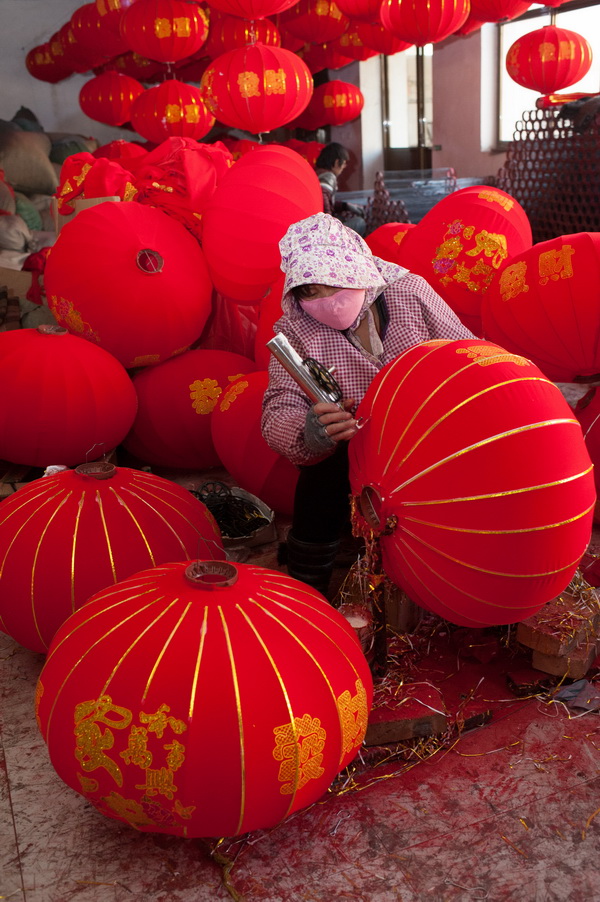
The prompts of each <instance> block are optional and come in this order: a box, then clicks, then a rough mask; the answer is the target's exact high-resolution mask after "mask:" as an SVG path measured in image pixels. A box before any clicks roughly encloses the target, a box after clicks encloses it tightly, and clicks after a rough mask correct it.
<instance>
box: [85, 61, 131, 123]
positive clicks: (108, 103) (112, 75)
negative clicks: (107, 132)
mask: <svg viewBox="0 0 600 902" xmlns="http://www.w3.org/2000/svg"><path fill="white" fill-rule="evenodd" d="M143 93H144V86H143V85H141V84H140V83H139V81H136V80H135V78H129V76H128V75H119V73H118V72H104V73H103V74H102V75H97V76H96V77H95V78H91V79H90V80H89V81H87V82H86V83H85V84H84V86H83V87H82V89H81V90H80V92H79V106H80V107H81V109H82V110H83V112H84V113H85V115H86V116H89V117H90V119H94V120H95V121H96V122H104V123H106V125H123V124H124V123H125V122H129V120H130V119H131V113H132V107H133V104H134V101H135V100H136V99H137V98H138V97H139V96H140V95H141V94H143Z"/></svg>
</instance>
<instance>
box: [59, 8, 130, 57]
mask: <svg viewBox="0 0 600 902" xmlns="http://www.w3.org/2000/svg"><path fill="white" fill-rule="evenodd" d="M71 27H72V29H73V35H74V37H75V40H76V42H77V44H78V46H79V47H80V48H81V50H82V51H83V52H84V53H86V54H87V55H88V56H89V58H90V59H92V60H93V59H111V58H112V57H113V56H117V55H118V54H119V53H125V52H126V51H127V50H128V49H129V48H128V46H127V42H126V41H125V40H124V39H123V38H122V37H121V35H120V34H118V33H115V32H114V31H111V29H110V28H107V27H106V24H105V22H104V19H103V18H102V17H101V15H100V13H99V12H98V9H97V7H96V4H95V3H85V4H84V5H83V6H80V7H79V9H76V10H75V12H74V13H73V15H72V16H71Z"/></svg>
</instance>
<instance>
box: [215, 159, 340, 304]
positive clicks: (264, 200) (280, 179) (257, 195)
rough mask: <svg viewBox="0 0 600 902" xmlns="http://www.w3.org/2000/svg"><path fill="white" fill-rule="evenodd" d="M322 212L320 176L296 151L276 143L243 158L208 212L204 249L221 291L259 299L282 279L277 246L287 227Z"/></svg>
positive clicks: (241, 299) (248, 299)
mask: <svg viewBox="0 0 600 902" xmlns="http://www.w3.org/2000/svg"><path fill="white" fill-rule="evenodd" d="M322 210H323V193H322V191H321V186H320V184H319V180H318V178H317V175H316V173H315V171H314V169H313V168H312V167H311V166H310V165H309V164H308V163H307V162H306V160H304V159H303V158H302V157H301V156H300V155H299V154H297V153H296V152H295V151H294V150H290V148H289V147H281V146H277V145H272V146H270V147H269V146H264V147H259V148H257V149H256V150H253V151H252V153H249V154H246V155H245V156H243V157H242V158H241V159H240V160H238V162H237V163H236V164H235V166H233V167H232V169H230V171H229V172H228V173H227V174H226V175H225V176H224V177H223V178H222V179H221V181H220V182H219V184H218V185H217V188H216V190H215V193H214V194H213V196H212V198H211V199H210V201H209V203H208V205H207V207H206V210H205V213H204V229H203V233H202V247H203V249H204V252H205V254H206V262H207V264H208V267H209V271H210V275H211V278H212V280H213V283H214V285H215V287H216V288H217V290H218V291H220V292H221V293H222V294H224V295H225V296H226V297H228V298H231V299H232V300H234V301H239V302H242V303H244V302H245V303H248V302H250V303H253V302H258V301H260V300H261V298H263V297H264V296H265V294H266V292H267V291H268V290H269V288H270V286H271V285H272V284H273V283H274V282H275V281H276V279H278V277H279V276H280V275H281V269H280V264H281V255H280V253H279V242H280V240H281V239H282V238H283V236H284V235H285V233H286V231H287V229H288V228H289V226H291V225H292V223H294V222H298V221H299V220H301V219H305V218H306V217H307V216H311V215H312V214H313V213H319V212H321V211H322ZM234 249H235V252H233V251H234Z"/></svg>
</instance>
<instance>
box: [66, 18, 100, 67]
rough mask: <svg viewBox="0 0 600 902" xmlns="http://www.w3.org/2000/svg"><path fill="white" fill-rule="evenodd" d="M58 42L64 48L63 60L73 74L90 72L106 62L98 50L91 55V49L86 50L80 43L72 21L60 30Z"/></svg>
mask: <svg viewBox="0 0 600 902" xmlns="http://www.w3.org/2000/svg"><path fill="white" fill-rule="evenodd" d="M58 40H59V41H60V42H61V44H62V47H63V58H64V60H65V62H66V64H67V65H68V66H69V67H70V68H71V71H72V72H88V71H89V70H90V69H93V68H94V66H99V65H101V64H102V63H104V62H106V57H104V56H103V55H102V53H101V51H99V50H98V49H97V48H94V50H93V52H92V53H90V51H89V48H88V49H86V48H84V47H83V46H82V45H81V44H80V43H79V41H78V40H77V38H76V36H75V32H74V29H73V25H72V23H71V21H70V20H69V21H68V22H65V24H64V25H63V26H62V27H61V28H59V30H58Z"/></svg>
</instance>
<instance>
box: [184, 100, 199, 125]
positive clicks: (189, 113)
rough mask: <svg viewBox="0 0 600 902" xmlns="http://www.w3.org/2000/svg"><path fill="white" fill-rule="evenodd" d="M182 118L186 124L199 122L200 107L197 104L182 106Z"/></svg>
mask: <svg viewBox="0 0 600 902" xmlns="http://www.w3.org/2000/svg"><path fill="white" fill-rule="evenodd" d="M183 108H184V110H185V113H184V116H183V118H184V119H185V121H186V122H200V107H199V106H198V104H197V103H186V104H184V107H183Z"/></svg>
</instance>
